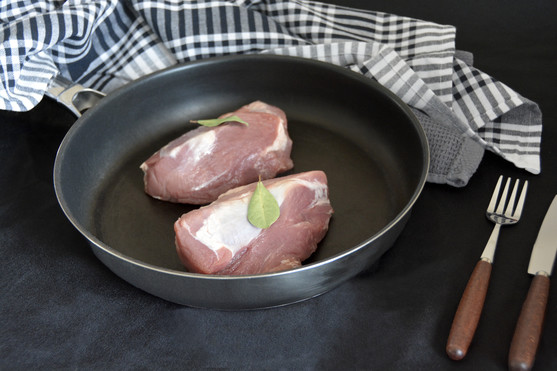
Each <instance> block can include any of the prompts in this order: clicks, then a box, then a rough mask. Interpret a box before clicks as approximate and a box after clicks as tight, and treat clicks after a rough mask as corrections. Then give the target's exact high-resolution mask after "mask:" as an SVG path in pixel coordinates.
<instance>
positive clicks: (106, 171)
mask: <svg viewBox="0 0 557 371" xmlns="http://www.w3.org/2000/svg"><path fill="white" fill-rule="evenodd" d="M255 100H262V101H264V102H266V103H269V104H272V105H275V106H277V107H280V108H281V109H283V110H284V111H285V112H286V115H287V117H288V128H289V133H290V136H291V137H292V140H293V142H294V145H293V150H292V158H293V160H294V169H293V170H292V171H290V173H292V172H303V171H308V170H323V171H325V173H326V174H327V177H328V181H329V190H330V199H331V203H332V206H333V208H334V210H335V213H334V215H333V217H332V219H331V222H330V227H329V232H328V234H327V236H326V237H325V239H324V240H323V241H322V242H321V243H320V245H319V246H318V249H317V251H316V252H315V253H314V255H313V256H312V257H310V259H309V260H307V261H306V262H304V264H303V265H302V267H300V268H296V269H293V270H289V271H283V272H277V273H270V274H258V275H246V276H216V275H203V274H196V273H190V272H187V271H186V270H185V268H184V267H183V266H182V264H181V263H180V261H179V259H178V256H177V254H176V249H175V245H174V231H173V223H174V221H175V220H176V219H178V218H179V217H180V215H182V214H183V213H185V212H188V211H189V210H192V208H193V207H194V206H191V205H180V204H171V203H167V202H164V201H158V200H155V199H153V198H151V197H149V196H147V195H146V194H145V193H144V191H143V174H142V172H141V170H140V169H139V165H140V164H141V163H142V162H143V161H144V160H145V159H146V158H148V157H149V156H150V155H151V154H152V153H154V152H155V151H156V150H158V149H159V148H160V147H162V146H163V145H164V144H166V143H167V142H169V141H170V140H171V139H173V138H175V137H177V136H179V135H180V134H182V133H184V132H185V131H187V130H190V129H192V128H193V126H192V124H189V120H191V119H203V118H213V117H217V116H218V115H220V114H222V113H225V112H229V111H232V110H234V109H236V108H238V107H240V106H242V105H244V104H247V103H250V102H252V101H255ZM428 166H429V151H428V145H427V140H426V136H425V134H424V132H423V130H422V127H421V126H420V124H419V122H418V121H417V119H416V118H415V117H414V116H413V114H412V112H411V110H410V109H409V108H408V107H407V106H406V105H405V104H404V103H402V102H401V101H400V100H399V99H398V98H397V97H396V96H395V95H393V94H392V93H390V92H389V91H388V90H387V89H385V88H383V87H382V86H381V85H379V84H378V83H376V82H374V81H372V80H371V79H368V78H366V77H363V76H361V75H359V74H357V73H355V72H352V71H350V70H348V69H345V68H342V67H338V66H334V65H331V64H328V63H324V62H319V61H315V60H309V59H302V58H297V57H285V56H273V55H243V56H228V57H218V58H213V59H207V60H202V61H197V62H191V63H187V64H183V65H179V66H176V67H172V68H169V69H166V70H163V71H160V72H157V73H154V74H152V75H149V76H146V77H144V78H141V79H139V80H137V81H135V82H132V83H130V84H128V85H127V86H125V87H123V88H121V89H119V90H117V91H115V92H114V93H111V94H109V95H108V96H106V97H105V98H102V99H100V101H99V103H98V104H96V105H94V107H92V108H91V109H89V110H87V111H86V112H85V113H84V114H83V116H81V117H80V118H79V119H78V120H77V122H76V123H75V124H74V125H73V126H72V127H71V128H70V130H69V131H68V133H67V135H66V136H65V138H64V139H63V141H62V143H61V145H60V148H59V151H58V154H57V157H56V161H55V165H54V186H55V191H56V195H57V198H58V201H59V203H60V206H61V208H62V209H63V211H64V213H65V214H66V216H67V217H68V219H69V220H70V221H71V223H73V225H74V226H75V227H76V228H77V229H78V230H79V232H81V233H82V234H83V235H84V236H85V237H86V238H87V240H88V241H89V243H90V245H91V246H92V249H93V252H94V253H95V255H96V256H97V257H98V258H99V259H100V260H101V261H102V262H103V263H104V264H105V265H106V266H108V268H110V269H111V270H112V271H113V272H114V273H115V274H117V275H118V276H120V277H121V278H123V279H124V280H126V281H128V282H129V283H131V284H132V285H134V286H136V287H138V288H140V289H142V290H144V291H146V292H148V293H151V294H153V295H156V296H158V297H161V298H163V299H166V300H168V301H171V302H175V303H179V304H182V305H187V306H193V307H204V308H214V309H226V310H237V309H255V308H266V307H274V306H280V305H285V304H290V303H295V302H298V301H302V300H306V299H309V298H312V297H314V296H317V295H320V294H322V293H324V292H327V291H328V290H331V289H333V288H334V287H337V286H338V285H340V284H341V283H343V282H344V281H346V280H348V279H350V278H351V277H353V276H355V275H356V274H358V273H359V272H361V271H362V270H364V269H366V268H367V267H369V266H370V265H371V264H373V263H374V262H375V261H376V260H377V259H379V257H380V256H381V255H382V254H383V253H384V252H385V251H386V250H387V249H388V248H390V247H391V246H392V244H393V243H394V241H395V239H396V238H397V237H398V235H399V234H400V232H401V231H402V229H403V228H404V225H405V223H406V221H407V219H408V218H409V216H410V212H411V208H412V206H413V204H414V203H415V202H416V200H417V198H418V197H419V194H420V192H421V190H422V188H423V186H424V183H425V181H426V177H427V170H428Z"/></svg>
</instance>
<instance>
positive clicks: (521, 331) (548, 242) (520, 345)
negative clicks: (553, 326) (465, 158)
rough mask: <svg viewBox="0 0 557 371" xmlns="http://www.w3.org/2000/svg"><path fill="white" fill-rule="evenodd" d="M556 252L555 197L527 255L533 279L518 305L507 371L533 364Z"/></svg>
mask: <svg viewBox="0 0 557 371" xmlns="http://www.w3.org/2000/svg"><path fill="white" fill-rule="evenodd" d="M556 253H557V196H555V197H554V198H553V201H552V202H551V205H550V206H549V209H548V211H547V213H546V214H545V218H544V219H543V222H542V226H541V227H540V231H539V232H538V237H537V238H536V242H535V243H534V248H533V249H532V255H531V256H530V263H529V265H528V273H529V274H533V275H534V279H533V280H532V283H531V284H530V289H529V290H528V295H527V297H526V300H525V301H524V304H523V305H522V310H521V312H520V316H519V317H518V321H517V323H516V328H515V331H514V335H513V339H512V341H511V348H510V351H509V369H510V370H513V371H514V370H530V369H532V367H533V365H534V360H535V357H536V351H537V349H538V344H539V340H540V337H541V334H542V327H543V321H544V317H545V309H546V306H547V298H548V296H549V276H550V275H551V272H552V270H553V263H554V261H555V254H556Z"/></svg>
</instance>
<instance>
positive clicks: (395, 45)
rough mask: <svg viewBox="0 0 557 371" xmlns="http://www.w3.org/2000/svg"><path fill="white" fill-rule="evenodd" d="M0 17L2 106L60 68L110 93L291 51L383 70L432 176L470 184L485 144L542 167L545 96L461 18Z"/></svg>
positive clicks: (302, 0)
mask: <svg viewBox="0 0 557 371" xmlns="http://www.w3.org/2000/svg"><path fill="white" fill-rule="evenodd" d="M0 22H1V23H0V42H1V47H0V75H1V83H2V86H1V88H0V109H4V110H13V111H26V110H29V109H31V108H32V107H34V106H35V105H36V104H37V103H38V102H39V101H40V100H41V99H42V97H43V95H44V92H45V90H46V88H47V84H48V82H49V81H50V79H51V78H52V77H53V76H54V75H55V74H58V73H61V74H62V75H63V76H65V77H66V78H69V79H71V80H73V81H76V82H79V83H81V84H82V85H84V86H87V87H91V88H94V89H97V90H101V91H104V92H106V93H109V92H110V91H112V90H114V89H116V88H118V87H120V86H122V85H124V84H126V83H128V82H130V81H132V80H134V79H136V78H138V77H140V76H142V75H145V74H148V73H151V72H154V71H157V70H160V69H162V68H165V67H168V66H172V65H174V64H177V63H183V62H187V61H192V60H197V59H201V58H209V57H213V56H221V55H228V54H242V53H273V54H282V55H292V56H300V57H306V58H314V59H319V60H322V61H326V62H330V63H334V64H337V65H340V66H344V67H346V68H349V69H351V70H353V71H356V72H358V73H361V74H363V75H365V76H368V77H369V78H373V79H376V80H377V81H378V82H379V83H381V84H382V85H384V86H385V87H387V88H388V89H390V90H391V91H392V92H394V93H395V94H396V95H398V96H399V97H400V98H401V99H402V100H403V101H404V102H406V103H407V104H408V105H409V106H410V107H412V109H413V110H414V112H415V113H416V115H417V117H418V119H419V120H420V122H421V123H422V125H423V127H424V129H425V131H426V133H427V136H428V139H429V142H430V148H431V154H432V162H431V166H430V173H429V178H428V180H429V181H431V182H436V183H447V184H451V185H454V186H463V185H465V184H467V182H468V180H469V178H470V177H471V176H472V175H473V173H474V172H475V171H476V169H477V166H478V165H479V163H480V161H481V158H482V156H483V153H484V150H485V149H487V150H490V151H493V152H495V153H496V154H498V155H500V156H502V157H503V158H505V159H507V160H509V161H511V162H512V163H514V164H515V165H516V166H517V167H520V168H525V169H527V170H528V171H530V172H532V173H535V174H537V173H539V172H540V159H539V158H540V142H541V132H542V124H541V113H540V111H539V108H538V106H537V105H536V104H535V103H533V102H531V101H529V100H528V99H526V98H524V97H522V96H520V95H519V94H518V93H517V92H515V91H513V90H512V89H510V88H509V87H507V86H506V85H504V84H502V83H501V82H498V81H496V80H495V79H493V78H492V77H490V76H488V75H487V74H485V73H483V72H481V71H479V70H477V69H476V68H474V67H473V66H472V58H471V54H469V53H465V52H459V51H456V50H455V28H454V27H452V26H447V25H439V24H435V23H431V22H426V21H421V20H416V19H411V18H407V17H401V16H397V15H392V14H386V13H381V12H373V11H363V10H357V9H352V8H346V7H342V6H335V5H328V4H324V3H320V2H313V1H306V0H259V1H258V0H205V1H203V0H200V1H184V0H127V1H117V0H96V1H78V0H74V1H62V0H59V1H56V0H49V1H47V0H2V2H1V5H0Z"/></svg>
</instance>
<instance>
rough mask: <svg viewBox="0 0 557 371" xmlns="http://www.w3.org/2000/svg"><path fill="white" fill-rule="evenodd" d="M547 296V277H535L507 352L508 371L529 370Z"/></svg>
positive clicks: (543, 315)
mask: <svg viewBox="0 0 557 371" xmlns="http://www.w3.org/2000/svg"><path fill="white" fill-rule="evenodd" d="M548 296H549V277H548V276H544V275H541V274H539V275H536V276H535V277H534V278H533V280H532V283H531V284H530V289H529V290H528V296H527V297H526V300H525V301H524V304H523V305H522V310H521V312H520V316H519V317H518V322H517V323H516V329H515V330H514V335H513V340H512V342H511V349H510V351H509V369H510V370H512V371H515V370H531V369H532V366H533V365H534V359H535V357H536V351H537V349H538V344H539V340H540V336H541V334H542V327H543V321H544V317H545V308H546V306H547V298H548Z"/></svg>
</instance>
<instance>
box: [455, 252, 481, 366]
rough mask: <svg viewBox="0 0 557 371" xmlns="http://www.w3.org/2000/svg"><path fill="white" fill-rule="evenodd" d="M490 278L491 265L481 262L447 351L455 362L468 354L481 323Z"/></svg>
mask: <svg viewBox="0 0 557 371" xmlns="http://www.w3.org/2000/svg"><path fill="white" fill-rule="evenodd" d="M490 276H491V263H489V262H487V261H485V260H480V261H479V262H478V263H477V264H476V267H475V268H474V271H473V272H472V275H471V276H470V279H469V280H468V284H467V285H466V288H465V289H464V293H463V294H462V298H461V299H460V303H459V304H458V309H457V310H456V314H455V317H454V320H453V324H452V326H451V331H450V333H449V339H448V340H447V347H446V349H445V350H446V351H447V354H448V355H449V357H450V358H451V359H454V360H455V361H458V360H461V359H463V358H464V357H465V356H466V353H467V352H468V347H469V346H470V343H471V342H472V338H473V337H474V333H475V332H476V328H477V327H478V322H479V321H480V316H481V314H482V309H483V306H484V302H485V295H486V294H487V287H488V285H489V278H490Z"/></svg>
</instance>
